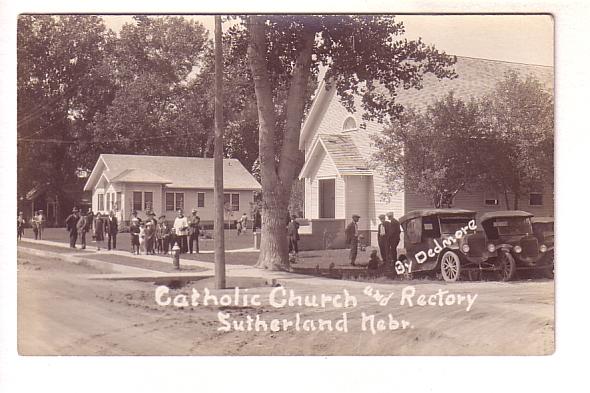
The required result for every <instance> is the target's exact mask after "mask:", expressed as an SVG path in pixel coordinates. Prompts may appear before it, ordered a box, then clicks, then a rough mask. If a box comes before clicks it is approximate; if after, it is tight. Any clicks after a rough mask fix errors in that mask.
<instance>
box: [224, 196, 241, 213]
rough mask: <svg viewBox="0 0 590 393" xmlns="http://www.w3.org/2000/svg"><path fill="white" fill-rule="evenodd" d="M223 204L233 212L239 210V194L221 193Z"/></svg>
mask: <svg viewBox="0 0 590 393" xmlns="http://www.w3.org/2000/svg"><path fill="white" fill-rule="evenodd" d="M223 205H224V206H227V207H228V208H231V211H233V212H236V211H238V210H240V194H223Z"/></svg>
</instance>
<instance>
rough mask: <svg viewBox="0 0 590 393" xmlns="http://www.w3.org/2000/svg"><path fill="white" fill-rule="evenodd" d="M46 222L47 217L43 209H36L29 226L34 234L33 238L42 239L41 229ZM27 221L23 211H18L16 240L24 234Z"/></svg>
mask: <svg viewBox="0 0 590 393" xmlns="http://www.w3.org/2000/svg"><path fill="white" fill-rule="evenodd" d="M46 223H47V217H46V216H45V213H44V212H43V210H37V211H35V212H34V213H33V217H32V218H31V228H32V229H33V234H34V235H35V240H41V239H43V230H44V229H45V224H46ZM26 224H27V221H26V220H25V217H24V214H23V212H18V216H17V217H16V238H17V240H20V239H22V237H23V235H24V234H25V226H26Z"/></svg>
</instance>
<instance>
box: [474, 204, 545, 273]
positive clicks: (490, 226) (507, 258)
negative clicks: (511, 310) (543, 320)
mask: <svg viewBox="0 0 590 393" xmlns="http://www.w3.org/2000/svg"><path fill="white" fill-rule="evenodd" d="M532 217H533V215H532V214H531V213H529V212H525V211H521V210H506V211H495V212H489V213H485V214H483V215H482V216H481V218H480V223H481V226H482V227H483V229H484V231H485V235H486V238H487V241H488V242H490V243H493V244H494V245H495V246H496V249H497V252H498V272H499V273H500V277H501V279H502V280H504V281H508V280H511V279H513V278H514V277H515V276H516V272H517V270H519V271H525V270H528V271H532V270H541V271H543V272H548V271H549V270H551V271H553V258H551V257H547V258H546V256H547V252H548V251H550V250H549V246H548V245H547V244H545V240H544V238H542V239H541V238H540V237H538V236H536V235H535V233H534V232H533V225H532V221H531V218H532ZM552 238H553V236H551V253H552V248H553V244H552V243H553V240H552ZM547 240H549V238H547Z"/></svg>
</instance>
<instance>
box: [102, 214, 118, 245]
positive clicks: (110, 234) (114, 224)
mask: <svg viewBox="0 0 590 393" xmlns="http://www.w3.org/2000/svg"><path fill="white" fill-rule="evenodd" d="M105 223H106V232H107V250H110V249H111V246H112V247H113V250H116V249H117V233H119V220H117V217H116V216H115V212H114V211H112V210H111V212H110V213H109V217H108V219H107V220H106V222H105Z"/></svg>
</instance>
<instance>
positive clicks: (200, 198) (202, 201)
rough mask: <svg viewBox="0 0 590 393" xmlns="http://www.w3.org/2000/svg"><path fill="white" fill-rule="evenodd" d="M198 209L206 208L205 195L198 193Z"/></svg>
mask: <svg viewBox="0 0 590 393" xmlns="http://www.w3.org/2000/svg"><path fill="white" fill-rule="evenodd" d="M197 207H205V193H204V192H197Z"/></svg>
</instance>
